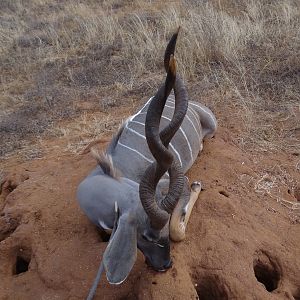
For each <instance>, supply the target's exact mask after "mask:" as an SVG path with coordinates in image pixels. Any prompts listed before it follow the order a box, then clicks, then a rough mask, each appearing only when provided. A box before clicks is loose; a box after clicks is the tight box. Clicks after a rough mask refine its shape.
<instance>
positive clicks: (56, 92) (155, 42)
mask: <svg viewBox="0 0 300 300" xmlns="http://www.w3.org/2000/svg"><path fill="white" fill-rule="evenodd" d="M0 12H1V13H0V36H1V46H0V64H1V66H2V67H3V70H2V74H1V75H2V76H1V81H0V86H1V95H0V109H1V110H0V111H1V112H0V132H1V136H2V140H1V144H0V156H1V155H5V154H7V153H9V152H12V151H14V150H15V149H16V148H21V147H22V145H23V141H24V140H26V139H28V137H35V136H43V135H45V132H46V133H48V132H49V129H51V128H53V126H54V125H53V124H56V122H57V120H61V119H65V118H71V117H74V116H77V115H81V114H82V113H83V112H84V111H98V110H102V111H108V110H110V109H112V108H113V107H116V106H122V105H128V103H129V102H128V99H129V98H131V97H133V98H137V97H138V96H139V97H141V98H143V97H144V96H145V94H144V93H147V95H148V96H149V95H151V94H153V92H154V91H155V89H156V87H157V85H158V84H159V83H160V81H161V76H160V75H162V72H163V68H162V57H163V51H164V47H165V45H166V41H167V39H168V38H169V36H170V34H171V33H172V32H173V31H174V29H175V28H176V27H177V26H178V25H181V26H182V28H183V30H182V32H181V35H180V41H179V45H178V49H177V61H178V62H179V71H180V73H181V74H182V76H183V77H184V78H185V79H186V80H187V81H188V82H189V87H190V94H191V95H192V96H193V98H195V100H201V101H204V102H206V103H207V104H209V105H210V106H211V107H212V108H213V109H214V110H215V111H216V113H217V116H218V119H219V120H220V123H221V124H222V125H224V126H235V127H238V128H240V130H239V138H238V139H237V143H238V144H239V145H240V147H244V148H247V149H256V150H259V151H261V150H262V151H270V150H272V151H278V150H287V151H291V152H297V151H298V152H299V148H300V144H299V143H300V142H299V141H300V136H299V135H300V127H299V126H300V125H299V118H300V107H299V99H300V76H299V75H300V35H299V25H300V3H299V2H298V1H293V0H283V1H258V0H251V1H246V0H239V1H232V0H227V1H225V0H224V1H211V2H207V1H169V2H168V1H167V2H164V3H162V2H158V1H157V2H156V1H150V2H148V1H145V0H135V1H117V0H110V1H109V0H106V1H101V2H98V1H93V0H89V1H85V2H77V1H75V2H74V1H68V0H64V1H59V2H57V1H53V0H34V1H21V0H16V1H8V0H3V1H1V3H0ZM192 87H193V89H192ZM103 99H110V100H109V101H107V102H106V103H105V101H103ZM86 102H88V103H89V104H90V105H89V106H88V108H87V107H86V105H83V104H84V103H86ZM224 111H225V112H226V113H224ZM228 116H230V117H228ZM99 134H101V132H100V133H99Z"/></svg>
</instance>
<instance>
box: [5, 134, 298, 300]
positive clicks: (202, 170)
mask: <svg viewBox="0 0 300 300" xmlns="http://www.w3.org/2000/svg"><path fill="white" fill-rule="evenodd" d="M232 135H233V134H232V133H231V132H230V131H229V130H227V129H225V128H219V130H218V133H217V135H216V137H215V138H214V139H212V140H210V141H206V143H205V146H204V151H203V153H202V154H201V156H200V157H199V158H198V160H197V161H196V163H195V165H194V166H193V168H192V169H191V170H190V172H189V174H188V176H189V178H190V180H191V181H193V180H201V181H202V183H203V186H204V191H202V192H201V193H200V196H199V199H198V201H197V203H196V204H195V208H194V211H193V213H192V216H191V219H190V223H189V225H188V230H187V238H186V240H185V241H183V242H181V243H173V244H172V246H171V248H172V249H171V254H172V257H173V261H174V265H173V267H172V269H170V270H169V271H167V272H166V273H155V272H154V271H152V270H150V269H149V268H148V267H147V266H146V264H145V263H144V259H143V255H142V254H141V253H139V254H138V259H137V262H136V264H135V266H134V268H133V270H132V272H131V274H130V276H129V277H128V278H127V280H126V281H125V282H124V283H123V284H122V285H120V286H110V285H109V284H108V283H107V281H106V279H105V276H103V277H102V280H101V282H100V284H99V286H98V289H97V295H96V299H157V300H159V299H161V300H162V299H164V300H165V299H178V300H179V299H180V300H182V299H202V300H203V299H205V300H206V299H214V300H218V299H249V300H250V299H259V300H260V299H266V300H267V299H270V300H271V299H272V300H273V299H300V250H299V249H300V248H299V245H300V224H299V223H300V221H299V215H297V210H291V209H288V208H286V207H285V206H283V205H282V204H281V203H280V201H276V196H278V197H279V196H280V197H281V198H282V199H285V200H288V201H290V202H291V203H295V204H296V203H299V202H297V197H296V193H297V186H293V187H292V188H290V189H289V188H288V183H289V182H291V180H290V181H288V180H287V179H285V178H284V176H285V175H284V174H289V176H290V177H289V178H293V179H292V182H293V184H294V183H296V185H298V187H299V181H298V183H297V178H298V180H299V170H297V168H296V167H295V166H296V164H297V161H299V156H296V155H292V154H281V155H270V154H269V155H267V154H265V155H260V156H258V155H254V154H253V153H246V152H243V151H242V150H240V149H239V148H238V147H237V146H235V144H234V143H233V141H232V138H233V136H232ZM94 166H95V161H94V160H93V159H92V158H91V157H90V155H89V154H87V155H81V156H75V155H71V154H68V155H63V154H61V153H60V152H59V151H57V152H56V153H52V154H51V156H47V157H45V158H44V159H41V160H36V161H30V162H26V163H20V164H18V163H17V162H15V163H14V162H12V161H10V166H8V167H7V168H6V169H5V171H7V172H8V173H9V175H8V176H7V179H10V181H5V183H4V184H3V185H2V190H3V191H2V194H1V199H0V212H1V215H0V241H1V242H0V282H1V285H0V299H84V298H85V297H86V296H87V293H88V290H89V288H90V287H91V284H92V282H93V279H94V277H95V275H96V272H97V269H98V265H99V263H100V260H101V257H102V254H103V251H104V249H105V247H106V245H107V243H106V242H103V241H101V238H100V235H99V233H98V232H97V230H96V228H95V227H94V226H93V225H92V224H91V223H90V222H89V220H88V219H87V217H86V216H85V215H84V214H83V213H82V212H81V210H80V208H79V206H78V204H77V202H76V197H75V193H76V188H77V186H78V183H79V182H80V181H81V180H82V179H83V178H84V177H85V176H86V175H87V174H88V173H89V172H90V170H91V169H92V168H93V167H94ZM279 166H280V167H279ZM278 168H279V169H278ZM278 170H279V171H278ZM283 170H284V171H285V172H286V173H284V172H283ZM280 172H281V173H280ZM264 174H267V175H266V176H264ZM273 175H274V176H275V177H276V176H277V177H276V178H279V177H280V178H281V181H280V180H279V181H278V184H277V186H276V190H274V184H273V185H271V184H269V185H268V183H272V178H273V177H272V176H273ZM297 176H298V177H297ZM275 177H274V178H275ZM273 183H274V182H273ZM270 186H271V187H270ZM268 187H270V189H269V190H268ZM264 191H265V192H264ZM294 192H295V194H294ZM271 196H272V197H271ZM278 199H279V198H278ZM278 199H277V200H278ZM298 201H299V199H298ZM298 212H299V210H298ZM17 262H18V263H17ZM28 263H29V265H28V270H27V271H26V272H21V273H20V271H22V268H24V269H26V267H27V266H26V265H27V264H28ZM16 265H17V266H16ZM16 273H19V274H16ZM259 281H260V282H259Z"/></svg>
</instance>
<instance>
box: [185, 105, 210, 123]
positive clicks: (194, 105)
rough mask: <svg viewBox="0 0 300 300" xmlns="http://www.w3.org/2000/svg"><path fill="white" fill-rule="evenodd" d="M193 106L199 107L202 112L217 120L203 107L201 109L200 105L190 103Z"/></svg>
mask: <svg viewBox="0 0 300 300" xmlns="http://www.w3.org/2000/svg"><path fill="white" fill-rule="evenodd" d="M190 104H191V105H194V106H196V107H198V108H199V109H201V110H202V111H204V112H205V113H207V114H208V115H210V116H211V117H212V119H213V120H214V119H215V116H214V115H212V113H210V112H209V111H207V110H205V109H204V108H203V107H201V106H200V105H198V104H196V103H190Z"/></svg>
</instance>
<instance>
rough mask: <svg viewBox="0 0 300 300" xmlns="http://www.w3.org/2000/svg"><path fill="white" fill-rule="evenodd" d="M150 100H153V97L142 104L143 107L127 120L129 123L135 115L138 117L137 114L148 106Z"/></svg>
mask: <svg viewBox="0 0 300 300" xmlns="http://www.w3.org/2000/svg"><path fill="white" fill-rule="evenodd" d="M152 98H153V97H151V98H150V99H149V100H148V101H147V102H146V103H145V104H144V106H143V107H142V108H141V109H140V110H139V111H138V112H137V113H136V114H134V115H132V116H131V117H130V118H129V119H128V120H129V121H132V120H133V119H134V118H135V117H136V116H137V115H139V114H140V113H141V112H142V110H143V109H144V108H145V107H146V106H147V105H148V104H149V102H150V101H151V100H152Z"/></svg>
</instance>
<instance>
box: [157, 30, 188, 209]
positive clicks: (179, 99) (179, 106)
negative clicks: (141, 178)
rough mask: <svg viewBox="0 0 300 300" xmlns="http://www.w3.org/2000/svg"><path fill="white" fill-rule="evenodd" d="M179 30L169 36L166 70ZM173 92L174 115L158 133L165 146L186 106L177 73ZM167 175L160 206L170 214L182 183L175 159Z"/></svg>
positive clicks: (181, 174)
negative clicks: (168, 182)
mask: <svg viewBox="0 0 300 300" xmlns="http://www.w3.org/2000/svg"><path fill="white" fill-rule="evenodd" d="M179 30H180V27H179V28H178V30H177V32H176V33H175V34H173V36H172V37H171V40H170V42H169V44H168V46H167V48H166V51H165V56H164V65H165V69H166V71H168V65H169V61H170V57H171V56H172V55H174V52H175V46H176V41H177V36H178V33H179ZM174 93H175V110H174V115H173V117H172V120H171V122H170V123H169V124H168V125H167V126H166V127H165V128H164V129H163V130H162V132H161V133H160V138H161V140H162V142H163V144H164V145H165V146H166V147H167V145H168V144H169V143H170V141H171V139H172V138H173V136H174V135H175V133H176V132H177V130H178V129H179V127H180V126H181V124H182V121H183V119H184V117H185V115H186V112H187V108H188V94H187V90H186V88H185V86H184V83H183V81H182V79H181V78H180V77H179V76H178V75H177V76H176V81H175V85H174ZM169 175H170V185H169V191H168V194H167V195H166V197H165V198H164V199H163V200H162V202H161V207H162V208H163V209H164V210H166V211H167V212H168V213H170V214H171V213H172V212H173V210H174V208H175V206H176V205H177V203H178V200H179V197H180V196H181V193H182V189H183V185H184V174H183V171H182V168H181V166H180V165H179V164H178V162H176V161H175V160H174V161H173V164H172V165H171V168H170V170H169Z"/></svg>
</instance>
